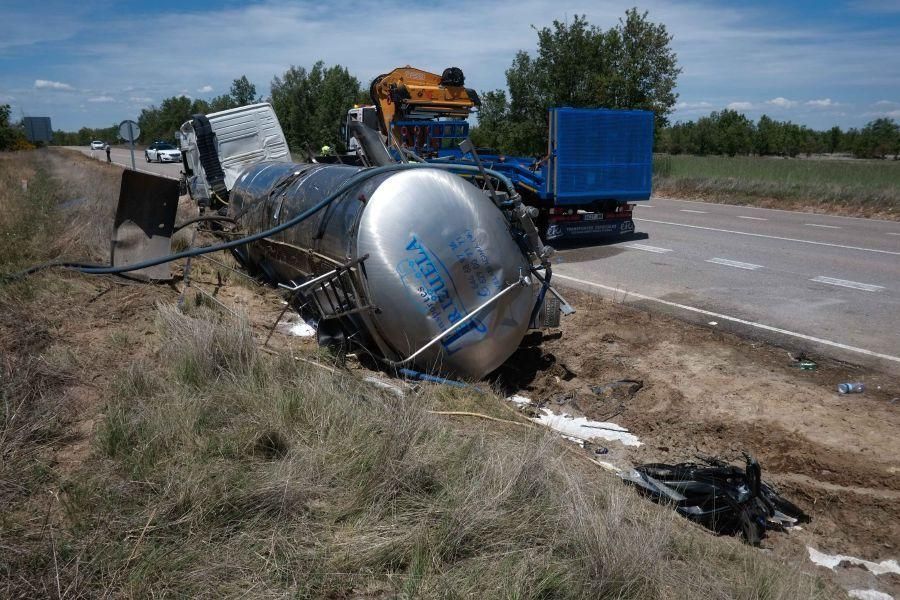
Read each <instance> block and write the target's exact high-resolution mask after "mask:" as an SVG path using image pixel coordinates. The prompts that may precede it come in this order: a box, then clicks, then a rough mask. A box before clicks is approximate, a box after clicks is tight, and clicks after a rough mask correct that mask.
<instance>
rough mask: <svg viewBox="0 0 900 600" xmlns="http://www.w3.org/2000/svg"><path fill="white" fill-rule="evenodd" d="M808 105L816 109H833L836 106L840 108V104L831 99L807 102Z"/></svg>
mask: <svg viewBox="0 0 900 600" xmlns="http://www.w3.org/2000/svg"><path fill="white" fill-rule="evenodd" d="M806 105H807V106H812V107H814V108H833V107H835V106H840V103H838V102H835V101H834V100H832V99H831V98H822V99H821V100H809V101H808V102H806Z"/></svg>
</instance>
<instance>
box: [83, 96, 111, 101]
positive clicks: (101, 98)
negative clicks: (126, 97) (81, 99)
mask: <svg viewBox="0 0 900 600" xmlns="http://www.w3.org/2000/svg"><path fill="white" fill-rule="evenodd" d="M87 101H88V102H115V101H116V99H115V98H113V97H112V96H94V97H93V98H88V100H87Z"/></svg>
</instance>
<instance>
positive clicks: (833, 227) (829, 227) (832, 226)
mask: <svg viewBox="0 0 900 600" xmlns="http://www.w3.org/2000/svg"><path fill="white" fill-rule="evenodd" d="M804 225H805V226H807V227H821V228H822V229H841V228H840V227H838V226H837V225H819V224H818V223H804Z"/></svg>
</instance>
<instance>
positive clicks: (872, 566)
mask: <svg viewBox="0 0 900 600" xmlns="http://www.w3.org/2000/svg"><path fill="white" fill-rule="evenodd" d="M806 549H807V551H808V552H809V560H811V561H813V562H814V563H816V564H817V565H819V566H820V567H825V568H827V569H831V570H832V571H833V570H834V569H835V568H836V567H837V566H838V565H840V564H841V563H848V564H851V565H856V566H859V567H864V568H866V569H868V570H869V571H870V572H871V573H873V574H875V575H884V574H886V573H894V574H895V575H900V564H898V563H897V561H896V560H883V561H881V562H878V563H876V562H872V561H869V560H865V559H862V558H856V557H855V556H847V555H845V554H826V553H824V552H819V551H818V550H816V549H815V548H813V547H812V546H807V547H806Z"/></svg>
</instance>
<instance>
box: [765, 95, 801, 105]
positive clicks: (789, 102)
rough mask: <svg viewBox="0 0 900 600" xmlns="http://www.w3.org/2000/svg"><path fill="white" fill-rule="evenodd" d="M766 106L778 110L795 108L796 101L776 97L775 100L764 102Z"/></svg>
mask: <svg viewBox="0 0 900 600" xmlns="http://www.w3.org/2000/svg"><path fill="white" fill-rule="evenodd" d="M766 104H771V105H772V106H777V107H778V108H793V107H795V106H797V101H796V100H788V99H787V98H784V97H782V96H778V97H777V98H772V99H771V100H766Z"/></svg>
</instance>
